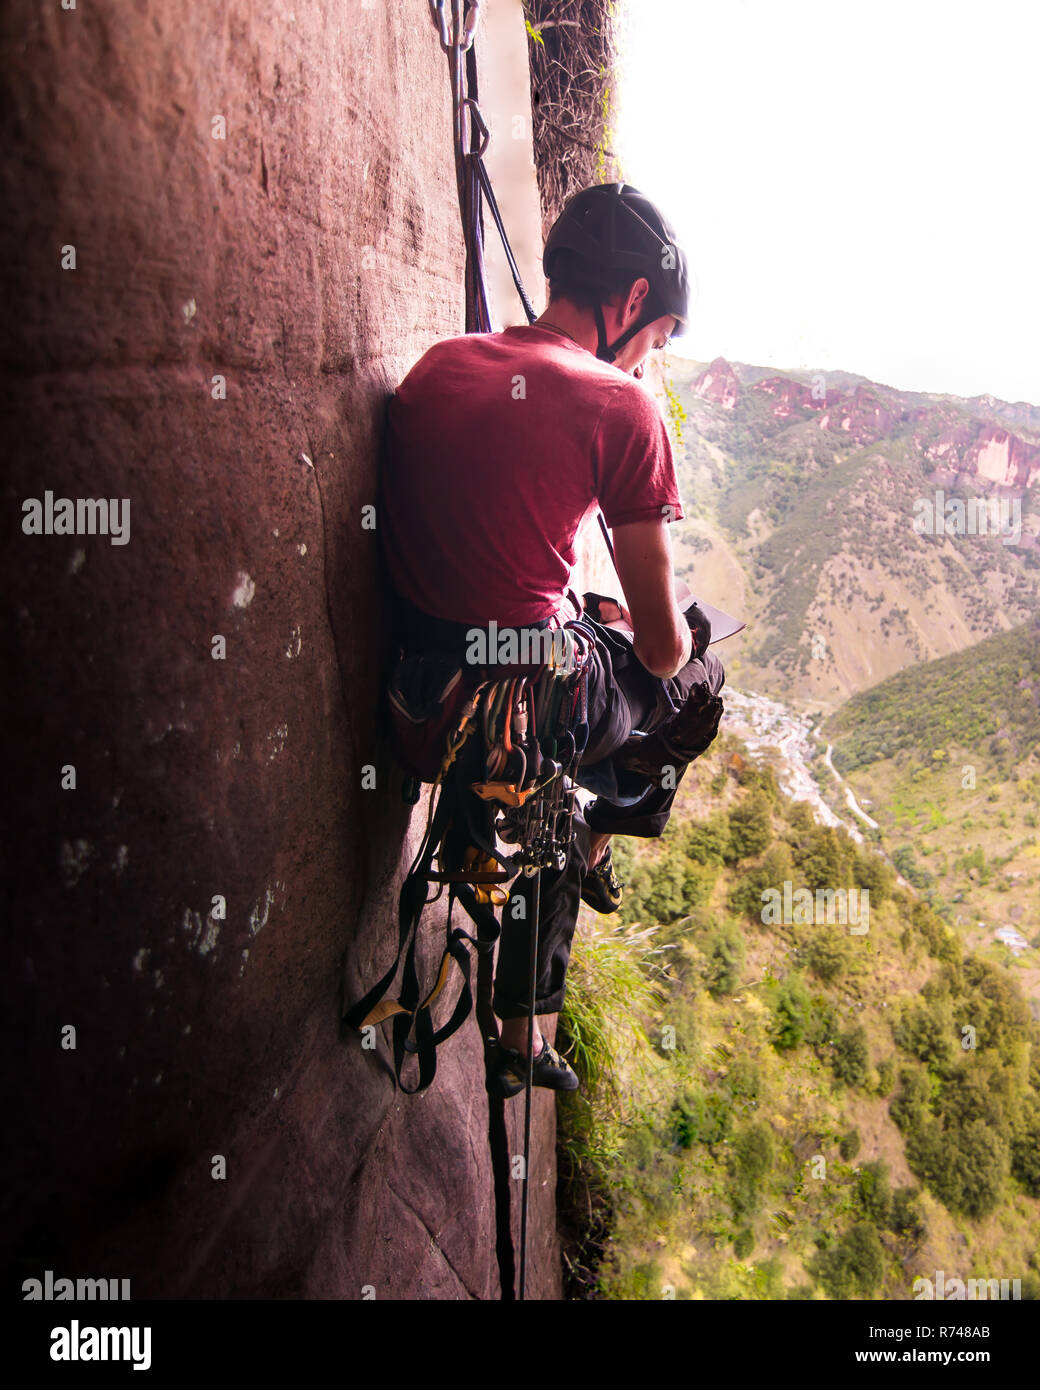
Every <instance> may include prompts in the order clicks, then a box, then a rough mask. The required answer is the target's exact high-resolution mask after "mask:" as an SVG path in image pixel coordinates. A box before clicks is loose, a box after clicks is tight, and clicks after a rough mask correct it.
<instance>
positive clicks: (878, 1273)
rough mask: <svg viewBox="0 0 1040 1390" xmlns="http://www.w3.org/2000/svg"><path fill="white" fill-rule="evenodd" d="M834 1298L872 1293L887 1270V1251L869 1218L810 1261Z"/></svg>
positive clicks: (810, 1270) (812, 1270)
mask: <svg viewBox="0 0 1040 1390" xmlns="http://www.w3.org/2000/svg"><path fill="white" fill-rule="evenodd" d="M809 1272H810V1273H811V1274H812V1275H813V1276H814V1277H815V1278H816V1279H818V1280H819V1281H820V1283H821V1284H822V1285H823V1286H824V1288H825V1289H826V1290H827V1293H828V1294H829V1295H830V1296H831V1298H837V1299H847V1298H850V1297H852V1296H853V1295H854V1294H857V1293H858V1294H861V1295H863V1296H864V1297H867V1296H869V1295H870V1294H872V1293H873V1292H874V1290H875V1289H876V1288H877V1287H878V1285H879V1284H880V1283H881V1280H882V1278H883V1277H884V1273H885V1252H884V1250H883V1249H882V1246H881V1241H880V1240H879V1238H878V1233H877V1231H876V1230H875V1229H874V1227H873V1226H872V1225H871V1224H870V1222H869V1221H860V1222H857V1224H856V1225H855V1226H853V1227H852V1228H851V1229H850V1230H848V1231H846V1232H845V1234H844V1235H843V1236H842V1237H841V1239H840V1240H839V1241H838V1243H837V1245H835V1246H833V1247H832V1248H831V1249H830V1250H823V1251H821V1252H820V1254H819V1255H817V1256H816V1257H815V1258H814V1259H813V1260H812V1261H811V1262H810V1264H809Z"/></svg>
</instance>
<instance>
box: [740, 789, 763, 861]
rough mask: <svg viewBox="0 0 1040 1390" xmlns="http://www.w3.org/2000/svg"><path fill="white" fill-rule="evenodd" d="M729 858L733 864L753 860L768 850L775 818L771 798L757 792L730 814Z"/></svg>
mask: <svg viewBox="0 0 1040 1390" xmlns="http://www.w3.org/2000/svg"><path fill="white" fill-rule="evenodd" d="M729 838H730V849H729V858H730V861H731V862H736V861H738V860H740V859H751V858H752V857H753V856H754V855H756V854H761V853H762V851H763V850H765V849H768V848H769V845H770V844H771V843H772V839H773V817H772V807H771V806H770V802H769V798H768V797H767V796H766V794H765V792H763V791H755V792H752V794H751V795H750V796H749V797H748V798H747V800H746V801H744V802H742V803H741V804H740V805H739V806H735V807H734V808H733V810H731V811H730V813H729Z"/></svg>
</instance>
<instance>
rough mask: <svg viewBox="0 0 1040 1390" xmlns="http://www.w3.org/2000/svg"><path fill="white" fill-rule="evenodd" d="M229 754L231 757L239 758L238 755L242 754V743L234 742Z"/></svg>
mask: <svg viewBox="0 0 1040 1390" xmlns="http://www.w3.org/2000/svg"><path fill="white" fill-rule="evenodd" d="M231 756H232V757H233V758H240V757H241V756H242V745H241V744H240V743H236V744H235V745H234V746H233V747H232V749H231Z"/></svg>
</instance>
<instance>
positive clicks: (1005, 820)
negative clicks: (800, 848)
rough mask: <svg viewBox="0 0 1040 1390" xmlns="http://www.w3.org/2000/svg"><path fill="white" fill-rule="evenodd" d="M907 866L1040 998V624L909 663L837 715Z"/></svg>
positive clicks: (871, 805)
mask: <svg viewBox="0 0 1040 1390" xmlns="http://www.w3.org/2000/svg"><path fill="white" fill-rule="evenodd" d="M824 732H825V736H826V737H828V738H831V739H833V741H834V752H833V759H834V762H835V765H836V766H837V767H838V769H839V770H840V771H842V772H843V773H844V774H845V775H846V776H847V777H848V780H849V782H850V784H851V786H852V788H853V790H854V791H855V793H856V795H857V797H859V798H860V800H861V801H862V802H863V803H864V804H865V805H866V806H867V807H868V809H869V811H870V814H871V815H872V816H873V817H874V818H875V819H876V820H877V822H878V824H879V826H880V828H881V829H880V843H881V845H882V847H883V848H884V849H885V851H886V852H887V853H888V855H889V856H890V857H891V859H892V862H893V863H894V864H895V865H896V867H897V868H898V869H899V871H900V872H901V873H902V875H903V876H904V878H905V879H906V880H907V881H908V882H909V883H911V884H912V885H913V886H914V887H915V888H916V889H917V891H918V892H919V893H921V894H922V896H924V897H925V898H926V899H927V901H928V902H930V903H931V904H932V905H933V906H934V907H935V908H936V910H937V911H939V912H940V913H941V914H942V915H943V917H944V918H945V919H946V920H947V921H948V922H950V923H951V924H952V925H953V926H955V927H956V928H957V929H958V930H959V931H960V932H961V934H962V936H963V938H964V939H965V941H966V943H967V944H968V945H969V946H970V947H971V948H973V949H976V950H978V951H980V952H982V953H983V954H985V955H986V956H988V957H989V958H990V959H993V960H1001V961H1007V962H1008V964H1009V966H1010V968H1012V969H1013V970H1015V971H1016V973H1017V974H1018V975H1019V977H1020V982H1021V984H1022V987H1023V989H1024V990H1025V991H1026V993H1027V994H1028V995H1029V997H1030V998H1031V999H1033V1000H1035V1001H1037V1006H1038V1007H1040V956H1038V954H1037V952H1036V951H1035V950H1034V951H1020V952H1019V953H1018V955H1017V957H1016V956H1014V955H1013V953H1012V952H1011V950H1010V949H1009V947H1008V946H1007V945H1005V944H1001V943H1000V941H999V940H998V939H997V937H996V933H997V932H998V931H1001V930H1003V931H1005V932H1006V931H1007V930H1010V929H1013V930H1014V931H1016V932H1018V933H1020V934H1021V936H1022V937H1023V938H1024V939H1025V940H1026V941H1028V942H1030V943H1032V945H1033V946H1034V947H1040V625H1037V624H1032V625H1029V626H1024V627H1021V628H1017V629H1015V630H1013V631H1011V632H1006V633H997V634H996V635H995V636H993V637H989V638H986V639H985V640H984V641H982V642H980V643H978V644H977V645H976V646H974V647H971V648H968V649H967V650H966V651H963V652H958V653H956V654H954V655H952V656H949V657H944V658H942V659H941V660H939V661H934V662H929V663H928V664H926V665H923V666H919V667H914V668H912V669H910V670H907V671H902V672H900V673H899V674H898V675H896V676H893V677H891V678H890V679H889V680H887V681H883V682H882V683H881V684H880V685H878V686H876V687H875V688H874V689H872V690H868V691H865V692H864V693H863V694H861V695H858V696H856V697H854V698H853V699H852V700H850V701H849V703H848V704H847V705H846V706H845V707H844V708H843V709H841V710H840V711H839V712H838V713H837V714H836V715H834V716H833V717H832V718H831V719H830V720H829V721H828V722H827V724H826V725H825V726H824Z"/></svg>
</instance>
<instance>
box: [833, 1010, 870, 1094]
mask: <svg viewBox="0 0 1040 1390" xmlns="http://www.w3.org/2000/svg"><path fill="white" fill-rule="evenodd" d="M831 1066H832V1067H833V1068H834V1075H835V1076H836V1077H837V1078H838V1080H839V1081H841V1082H842V1083H843V1084H844V1085H846V1086H865V1085H866V1084H867V1078H868V1077H869V1075H870V1052H869V1049H868V1048H867V1030H866V1029H865V1028H864V1027H863V1026H862V1024H857V1025H856V1027H855V1028H850V1029H849V1030H848V1031H847V1032H845V1033H840V1034H839V1035H838V1038H837V1040H836V1042H835V1044H834V1052H833V1054H832V1056H831Z"/></svg>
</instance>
